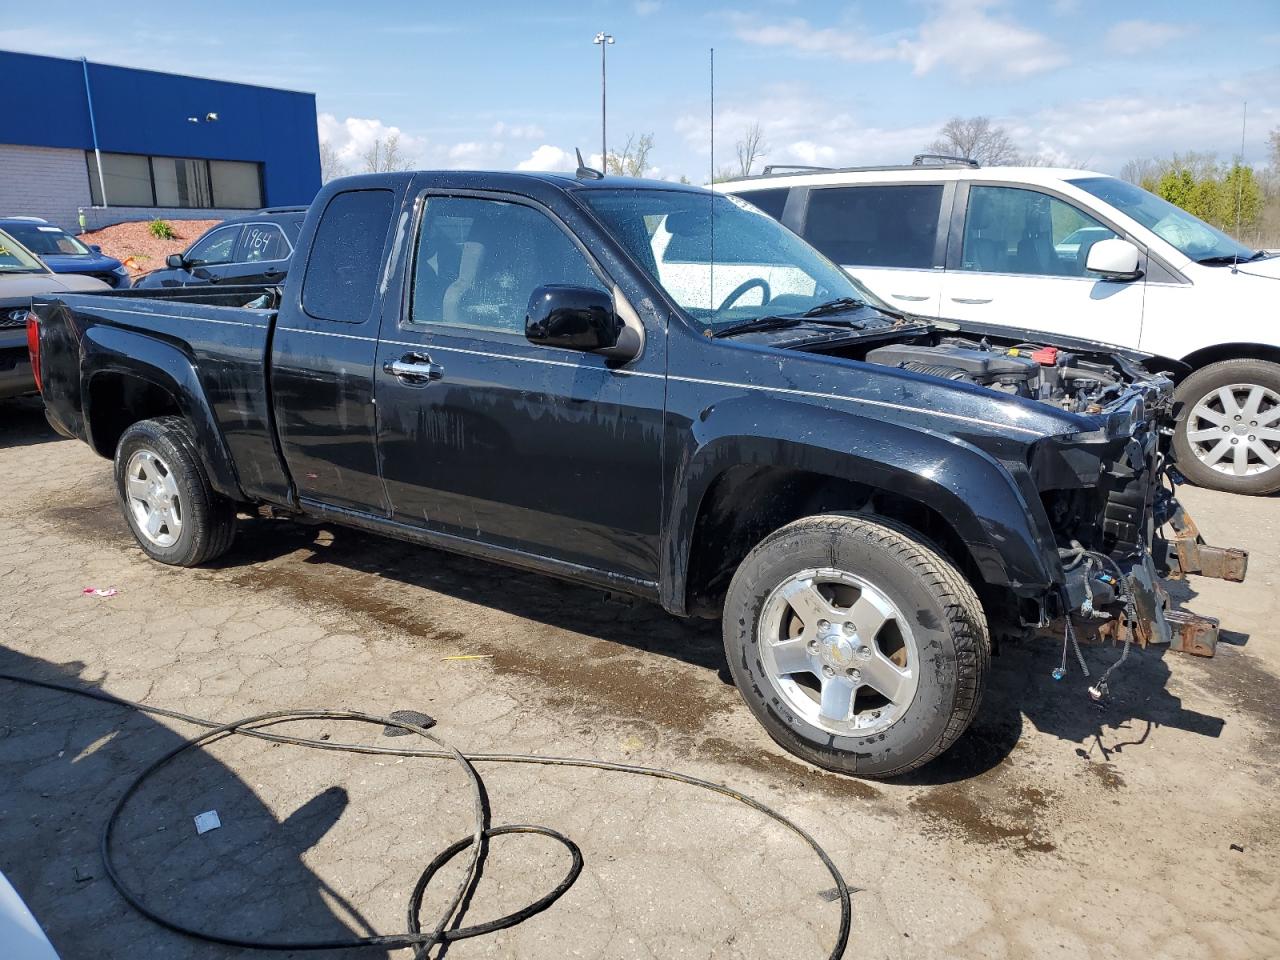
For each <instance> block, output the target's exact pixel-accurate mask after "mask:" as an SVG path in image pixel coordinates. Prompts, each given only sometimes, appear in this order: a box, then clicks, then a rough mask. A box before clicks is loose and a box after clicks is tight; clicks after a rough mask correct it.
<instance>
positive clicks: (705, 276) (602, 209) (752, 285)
mask: <svg viewBox="0 0 1280 960" xmlns="http://www.w3.org/2000/svg"><path fill="white" fill-rule="evenodd" d="M577 196H578V197H580V198H581V199H582V200H583V202H585V203H586V204H587V206H588V207H590V208H591V210H592V211H594V212H595V214H596V216H598V217H599V218H600V220H601V221H603V222H604V224H605V226H606V227H608V228H609V230H610V232H611V233H613V235H614V236H615V237H617V239H618V240H619V241H620V242H621V243H622V244H623V245H624V246H625V247H626V248H627V251H628V252H629V253H630V254H631V255H632V256H633V257H635V259H636V261H637V262H638V263H639V264H640V265H641V267H643V268H644V270H645V271H646V272H647V273H648V274H649V275H650V276H651V277H653V279H654V280H656V281H657V283H658V284H659V285H660V286H661V287H662V288H663V289H664V290H665V291H666V292H667V294H668V295H669V296H670V297H671V298H672V299H673V300H674V301H675V302H676V303H677V304H679V305H680V307H681V308H683V309H684V310H685V311H686V312H687V313H688V314H689V315H690V316H691V317H693V319H694V320H695V321H697V322H698V323H701V324H704V325H707V326H710V327H712V328H713V329H714V328H716V327H722V326H726V325H728V324H737V323H742V322H744V321H749V320H752V319H755V318H757V317H765V316H791V315H794V314H799V313H804V312H805V311H806V310H810V309H812V308H813V307H816V306H818V305H819V304H824V303H829V302H830V301H832V300H837V299H840V298H844V297H848V298H852V299H854V300H860V301H862V302H863V303H866V304H869V305H871V306H874V307H877V308H879V307H883V306H885V305H884V304H883V303H882V301H880V300H879V299H878V298H877V297H876V295H875V294H873V293H872V292H871V291H870V290H868V289H867V288H866V287H864V286H862V284H860V283H858V282H857V281H856V280H854V279H853V278H852V277H850V276H849V275H848V274H847V273H845V272H844V271H843V270H841V269H840V268H839V267H838V266H836V265H835V264H834V263H832V262H831V261H830V260H828V259H827V258H826V257H824V256H823V255H822V254H820V253H818V251H817V250H815V249H814V248H813V247H811V246H809V245H808V244H807V243H805V242H804V241H803V240H801V239H800V238H799V237H797V236H796V235H795V234H794V233H792V232H791V231H790V230H788V229H787V228H786V227H784V226H782V225H781V224H780V223H778V222H777V221H776V220H774V219H773V218H772V217H770V216H768V215H767V214H764V213H761V212H760V211H759V210H757V209H756V208H755V207H753V206H752V205H751V204H749V203H747V202H745V201H743V200H741V199H739V198H738V197H734V196H729V195H724V194H713V193H709V192H708V193H695V192H693V191H689V190H662V189H659V188H654V189H620V190H611V189H604V188H601V189H591V190H582V191H579V192H578V194H577Z"/></svg>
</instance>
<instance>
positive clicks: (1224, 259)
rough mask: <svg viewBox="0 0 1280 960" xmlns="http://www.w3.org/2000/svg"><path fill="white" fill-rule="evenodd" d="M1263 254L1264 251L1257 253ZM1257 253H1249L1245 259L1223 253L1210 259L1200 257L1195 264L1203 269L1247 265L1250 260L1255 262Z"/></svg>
mask: <svg viewBox="0 0 1280 960" xmlns="http://www.w3.org/2000/svg"><path fill="white" fill-rule="evenodd" d="M1264 252H1265V251H1262V250H1259V251H1258V253H1264ZM1258 253H1251V254H1249V256H1247V257H1240V256H1236V255H1235V254H1234V253H1223V254H1217V255H1215V256H1212V257H1201V258H1200V259H1199V260H1197V261H1196V263H1198V264H1200V265H1201V266H1205V267H1213V266H1219V265H1221V264H1226V263H1248V262H1249V261H1250V260H1256V259H1257V258H1258Z"/></svg>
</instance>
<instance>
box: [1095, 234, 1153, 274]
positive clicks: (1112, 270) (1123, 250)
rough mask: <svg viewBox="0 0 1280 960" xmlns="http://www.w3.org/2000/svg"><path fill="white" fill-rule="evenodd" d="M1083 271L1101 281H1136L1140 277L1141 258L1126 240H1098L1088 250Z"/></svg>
mask: <svg viewBox="0 0 1280 960" xmlns="http://www.w3.org/2000/svg"><path fill="white" fill-rule="evenodd" d="M1084 268H1085V270H1087V271H1088V272H1089V273H1096V274H1098V275H1099V276H1101V277H1102V279H1103V280H1137V279H1138V278H1139V277H1141V276H1142V256H1141V254H1139V253H1138V248H1137V247H1135V246H1134V245H1133V244H1132V243H1130V242H1129V241H1128V240H1121V239H1120V238H1119V237H1112V238H1111V239H1109V240H1099V241H1098V242H1097V243H1095V244H1094V245H1093V246H1092V247H1091V248H1090V250H1089V254H1088V259H1087V260H1085V264H1084Z"/></svg>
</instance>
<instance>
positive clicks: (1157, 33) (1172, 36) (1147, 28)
mask: <svg viewBox="0 0 1280 960" xmlns="http://www.w3.org/2000/svg"><path fill="white" fill-rule="evenodd" d="M1189 32H1190V30H1189V28H1188V27H1183V26H1178V25H1176V24H1172V23H1158V22H1156V21H1154V20H1121V21H1120V22H1119V23H1117V24H1115V25H1114V26H1112V27H1111V29H1110V30H1108V31H1107V35H1106V37H1105V38H1104V40H1103V43H1104V44H1105V45H1106V48H1107V49H1108V50H1110V51H1111V52H1112V53H1118V54H1122V55H1124V56H1134V55H1136V54H1140V53H1149V52H1150V51H1152V50H1158V49H1160V48H1161V47H1163V46H1166V45H1167V44H1169V43H1172V42H1173V41H1174V40H1177V39H1179V38H1180V37H1183V36H1186V35H1187V33H1189Z"/></svg>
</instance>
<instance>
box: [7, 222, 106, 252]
mask: <svg viewBox="0 0 1280 960" xmlns="http://www.w3.org/2000/svg"><path fill="white" fill-rule="evenodd" d="M5 229H6V230H8V231H9V233H10V235H11V236H13V237H14V238H16V239H17V240H18V242H19V243H21V244H22V245H23V246H24V247H26V248H27V249H28V250H30V251H31V252H32V253H34V254H36V255H38V256H41V257H47V256H63V257H87V256H89V248H88V247H86V246H85V245H84V244H83V243H81V242H80V241H79V240H77V239H76V238H75V237H73V236H71V235H70V234H67V233H64V232H63V230H62V228H61V227H54V226H51V225H50V224H47V223H10V224H8V225H7V226H6V227H5Z"/></svg>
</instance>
